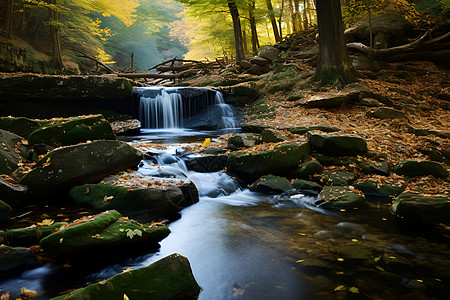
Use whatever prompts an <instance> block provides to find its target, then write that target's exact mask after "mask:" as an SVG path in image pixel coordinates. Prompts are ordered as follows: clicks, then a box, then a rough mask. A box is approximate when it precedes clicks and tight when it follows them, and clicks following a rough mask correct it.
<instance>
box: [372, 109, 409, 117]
mask: <svg viewBox="0 0 450 300" xmlns="http://www.w3.org/2000/svg"><path fill="white" fill-rule="evenodd" d="M367 116H369V117H372V118H377V119H383V120H384V119H399V118H406V114H405V113H404V112H402V111H400V110H396V109H393V108H387V107H378V108H376V109H374V110H371V111H369V112H367Z"/></svg>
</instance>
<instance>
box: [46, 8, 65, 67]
mask: <svg viewBox="0 0 450 300" xmlns="http://www.w3.org/2000/svg"><path fill="white" fill-rule="evenodd" d="M48 3H49V4H52V5H54V6H56V0H49V2H48ZM48 17H49V19H50V21H54V22H55V24H51V25H50V38H51V41H52V51H53V68H55V69H57V70H62V69H63V68H64V64H63V61H62V53H61V42H60V40H59V25H58V24H57V22H59V12H58V11H56V10H54V9H53V8H52V7H49V8H48Z"/></svg>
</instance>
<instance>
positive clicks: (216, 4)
mask: <svg viewBox="0 0 450 300" xmlns="http://www.w3.org/2000/svg"><path fill="white" fill-rule="evenodd" d="M341 5H342V14H343V21H344V27H345V28H350V27H352V26H356V27H357V26H362V25H366V26H368V24H370V26H368V27H374V28H378V32H379V31H380V30H381V31H382V30H383V29H380V28H386V27H390V28H391V29H393V30H396V26H397V27H398V26H400V25H399V24H402V25H401V26H402V28H405V26H404V24H409V25H410V32H409V35H410V37H411V38H414V37H417V36H418V35H419V34H420V31H424V30H428V29H430V28H432V27H434V26H436V25H439V26H440V28H441V30H442V26H444V27H446V26H448V24H446V22H447V21H446V20H448V19H449V18H448V14H449V11H450V0H410V1H409V0H381V1H372V0H344V1H341ZM0 7H1V12H2V14H1V20H0V24H1V26H2V27H1V31H2V32H1V35H2V39H1V40H0V42H1V43H0V46H1V47H3V48H4V47H5V45H9V47H11V46H13V47H17V48H19V49H22V50H25V51H26V52H28V53H29V54H30V56H32V57H33V58H35V59H36V60H39V61H47V62H49V65H50V66H51V67H52V68H53V69H63V70H64V71H65V73H83V74H86V73H92V72H93V70H94V69H95V62H94V61H92V60H87V59H86V56H91V57H94V58H95V59H97V60H99V61H101V62H102V63H105V64H109V65H112V66H114V68H115V69H126V68H128V69H130V66H131V60H132V59H131V54H132V53H133V54H134V56H133V69H136V70H137V71H139V72H143V71H146V70H147V69H148V68H149V67H151V66H154V65H156V64H158V63H160V62H162V61H165V60H167V59H170V58H174V57H177V58H185V59H196V60H201V59H209V60H214V59H215V58H216V57H223V58H225V59H232V58H235V57H236V51H237V50H236V49H237V48H238V47H236V45H237V44H236V43H242V49H243V52H244V54H245V55H246V56H251V55H253V54H254V53H256V52H257V50H258V49H259V48H260V46H262V45H267V44H274V43H276V42H280V41H281V40H282V39H283V38H285V37H287V36H289V35H292V34H295V33H300V32H303V31H306V30H308V29H309V28H311V27H315V26H316V24H317V18H316V11H315V9H316V6H315V1H311V0H178V1H174V0H158V1H155V0H118V1H106V0H93V1H91V0H74V1H64V0H45V1H40V0H23V1H20V0H0ZM233 8H235V9H234V12H233ZM233 13H234V15H233ZM236 16H237V18H238V20H239V23H236V22H235V21H236ZM9 20H11V21H9ZM387 20H388V21H387ZM237 24H238V25H239V27H240V28H237V27H238V26H237ZM236 31H238V32H239V33H240V35H241V38H242V41H241V42H240V41H236V40H235V39H236ZM367 35H369V34H367ZM406 36H408V35H406ZM365 42H366V44H367V45H369V44H370V45H372V46H373V47H374V48H383V47H387V46H395V43H396V42H398V43H400V42H402V43H404V42H406V41H400V40H399V41H395V40H392V41H390V43H389V44H388V43H387V42H386V41H383V40H382V38H381V37H378V39H377V37H376V36H375V35H374V36H372V34H370V38H369V39H368V40H366V41H365ZM58 45H59V46H58ZM8 49H9V50H8V51H9V52H11V51H10V48H8ZM5 51H6V50H5ZM5 55H6V54H5V53H3V52H2V53H0V57H5ZM3 71H4V70H3ZM47 71H48V70H47ZM43 72H45V71H43Z"/></svg>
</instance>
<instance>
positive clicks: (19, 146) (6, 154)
mask: <svg viewBox="0 0 450 300" xmlns="http://www.w3.org/2000/svg"><path fill="white" fill-rule="evenodd" d="M23 141H25V140H24V138H22V137H20V136H18V135H16V134H14V133H11V132H8V131H5V130H2V129H0V174H7V175H9V174H11V173H13V172H14V171H15V170H16V169H17V168H18V167H19V162H20V160H21V159H22V158H24V157H26V153H27V152H28V147H27V146H26V145H24V142H23ZM25 143H26V141H25Z"/></svg>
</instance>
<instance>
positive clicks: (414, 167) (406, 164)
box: [394, 160, 448, 178]
mask: <svg viewBox="0 0 450 300" xmlns="http://www.w3.org/2000/svg"><path fill="white" fill-rule="evenodd" d="M394 172H395V173H396V174H400V175H405V176H408V177H416V176H426V175H433V176H435V177H439V178H445V177H447V176H448V172H447V168H446V167H445V166H444V165H443V164H441V163H438V162H435V161H416V160H404V161H402V162H401V163H399V164H398V165H396V166H395V167H394Z"/></svg>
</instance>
